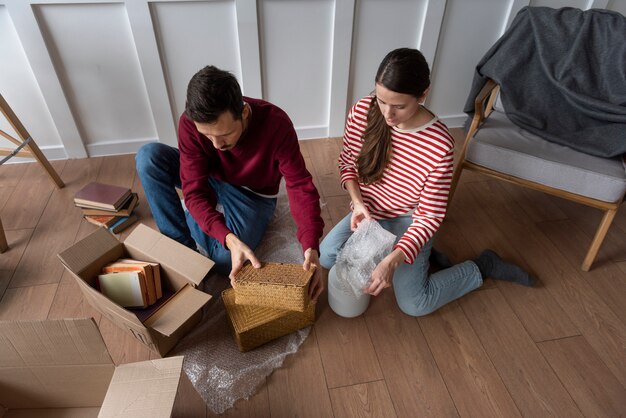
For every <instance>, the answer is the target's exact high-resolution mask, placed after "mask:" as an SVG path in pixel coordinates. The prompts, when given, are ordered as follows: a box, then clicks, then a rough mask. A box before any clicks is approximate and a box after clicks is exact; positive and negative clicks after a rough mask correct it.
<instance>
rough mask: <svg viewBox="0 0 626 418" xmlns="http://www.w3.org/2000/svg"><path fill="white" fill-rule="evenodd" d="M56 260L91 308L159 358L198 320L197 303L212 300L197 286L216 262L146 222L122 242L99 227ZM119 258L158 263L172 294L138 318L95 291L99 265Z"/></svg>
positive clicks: (162, 279)
mask: <svg viewBox="0 0 626 418" xmlns="http://www.w3.org/2000/svg"><path fill="white" fill-rule="evenodd" d="M59 258H60V259H61V261H62V262H63V264H64V265H65V267H66V268H67V270H69V272H70V273H71V274H72V275H73V276H74V278H75V279H76V282H77V283H78V285H79V286H80V289H81V291H82V292H83V295H84V296H85V299H87V301H88V302H89V304H90V305H91V306H93V307H94V308H95V309H96V310H97V311H98V312H100V313H101V314H102V315H104V316H105V317H107V318H108V319H110V320H111V321H112V322H113V323H115V324H117V325H118V326H119V327H120V328H122V329H124V330H126V331H128V332H129V333H130V334H131V335H132V336H134V337H135V338H137V339H138V340H139V341H141V342H142V343H143V344H145V345H146V346H147V347H148V348H150V349H151V350H153V351H155V352H157V353H159V354H160V355H161V356H165V354H166V353H167V352H168V351H169V350H170V349H171V348H172V347H174V345H176V343H177V342H178V340H180V338H181V337H182V336H183V335H185V334H186V333H187V332H189V331H190V330H191V329H192V328H193V327H194V326H195V325H196V324H197V323H198V322H199V321H200V319H201V318H202V307H203V306H204V305H205V304H206V303H207V302H208V301H209V300H210V299H211V295H208V294H206V293H204V292H201V291H200V290H198V289H196V286H197V285H198V284H200V282H201V281H202V280H203V279H204V277H205V276H206V275H207V273H208V272H209V270H210V269H211V268H212V267H213V265H214V264H215V263H213V261H211V260H209V259H208V258H206V257H203V256H202V255H200V254H198V253H196V252H195V251H192V250H190V249H189V248H187V247H185V246H184V245H182V244H179V243H178V242H176V241H174V240H172V239H170V238H168V237H166V236H165V235H162V234H161V233H159V232H157V231H155V230H154V229H151V228H149V227H147V226H145V225H138V226H137V228H135V230H134V231H133V232H132V233H131V234H130V235H129V236H128V237H127V238H126V241H124V243H121V242H119V241H118V240H117V238H115V237H114V236H113V235H111V234H110V233H109V232H108V231H107V230H106V229H104V228H99V229H98V230H97V231H96V232H94V233H93V234H91V235H89V236H87V237H85V238H84V239H83V240H81V241H79V242H77V243H76V244H74V245H73V246H71V247H70V248H68V249H66V250H65V251H63V252H62V253H60V254H59ZM119 258H133V259H136V260H142V261H152V262H155V263H159V264H160V265H161V283H162V285H163V287H164V293H165V292H166V291H167V290H169V291H171V292H170V293H172V292H174V295H173V296H172V297H171V298H170V299H168V300H167V302H166V303H164V304H162V305H161V306H160V307H159V309H158V310H157V311H156V312H155V313H153V314H152V315H151V316H150V317H148V318H147V319H145V320H144V321H143V322H142V321H141V320H139V318H138V317H137V315H136V314H135V313H133V312H132V311H131V310H128V309H125V308H123V307H121V306H119V305H117V304H116V303H115V302H113V301H111V300H110V299H108V298H107V297H106V296H104V295H103V294H102V293H100V292H99V291H98V290H97V289H96V282H97V276H98V274H99V273H100V271H101V270H102V267H103V266H104V265H105V264H107V263H110V262H112V261H115V260H117V259H119Z"/></svg>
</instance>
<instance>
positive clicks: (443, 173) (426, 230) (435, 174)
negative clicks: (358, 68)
mask: <svg viewBox="0 0 626 418" xmlns="http://www.w3.org/2000/svg"><path fill="white" fill-rule="evenodd" d="M371 102H372V97H365V98H363V99H361V100H360V101H358V102H357V103H356V104H355V105H354V106H353V107H352V109H351V110H350V113H349V114H348V120H347V122H346V128H345V132H344V136H343V150H342V152H341V154H340V156H339V171H340V174H341V185H342V187H344V188H345V182H346V181H348V180H355V181H357V183H358V184H359V188H360V190H361V195H362V197H363V202H364V203H365V206H366V207H367V210H368V211H369V213H370V215H371V216H372V217H373V218H374V219H389V218H395V217H398V216H403V215H404V216H408V215H410V216H411V217H412V219H413V221H412V223H411V225H410V226H409V228H408V229H407V231H406V232H405V233H404V235H403V236H402V237H401V238H400V240H399V241H398V243H397V244H396V247H395V248H399V249H400V250H401V251H402V252H403V253H404V256H405V261H406V262H407V263H409V264H412V263H413V261H414V260H415V258H416V257H417V254H418V253H419V251H420V249H421V248H422V246H423V245H424V244H425V243H426V242H427V241H428V240H430V239H431V238H432V237H433V235H434V234H435V232H437V230H438V229H439V227H440V225H441V223H442V221H443V218H444V216H445V214H446V207H447V202H448V193H449V192H450V182H451V180H452V167H453V151H454V139H453V138H452V136H451V135H450V133H449V132H448V128H447V127H446V126H445V125H444V123H443V122H441V121H440V120H439V119H438V118H436V117H434V118H433V119H432V120H431V121H430V122H428V123H427V124H425V125H423V126H420V127H419V128H417V129H412V130H402V129H398V128H397V127H392V130H391V138H392V156H391V161H390V162H389V163H388V164H387V167H386V168H385V171H384V174H383V177H382V179H381V180H379V181H377V182H376V183H374V184H367V185H366V184H363V183H361V182H359V180H358V174H357V167H356V159H357V157H358V156H359V153H360V151H361V147H362V146H363V133H364V132H365V128H366V126H367V111H368V109H369V106H370V103H371Z"/></svg>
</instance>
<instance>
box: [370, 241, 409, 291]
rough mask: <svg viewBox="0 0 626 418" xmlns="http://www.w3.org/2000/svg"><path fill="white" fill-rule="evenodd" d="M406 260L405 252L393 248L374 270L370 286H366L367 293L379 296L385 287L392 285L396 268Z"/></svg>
mask: <svg viewBox="0 0 626 418" xmlns="http://www.w3.org/2000/svg"><path fill="white" fill-rule="evenodd" d="M403 261H404V253H403V252H402V251H400V250H399V249H395V250H393V251H392V252H391V253H390V254H389V255H388V256H387V257H385V258H383V260H382V261H381V262H380V263H378V265H377V266H376V268H375V269H374V271H373V272H372V278H371V280H370V283H369V286H368V287H366V288H365V290H364V291H365V293H369V294H370V295H373V296H377V295H378V294H380V292H382V291H383V289H385V288H387V287H390V286H391V282H392V281H393V275H394V273H395V272H396V269H397V268H398V266H399V265H400V263H402V262H403Z"/></svg>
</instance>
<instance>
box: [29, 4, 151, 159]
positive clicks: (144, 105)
mask: <svg viewBox="0 0 626 418" xmlns="http://www.w3.org/2000/svg"><path fill="white" fill-rule="evenodd" d="M35 11H36V15H37V18H38V21H39V23H40V26H41V29H42V32H43V33H44V36H45V38H46V39H47V42H48V47H49V50H50V52H51V55H52V59H53V62H54V63H55V69H56V71H57V74H58V76H59V78H60V79H61V84H62V85H63V90H64V92H65V95H66V97H67V99H68V102H69V105H70V108H71V109H72V113H73V115H74V118H75V120H76V123H77V125H78V127H79V131H80V132H81V136H82V137H83V141H84V143H85V144H87V146H88V148H89V146H94V145H98V144H103V143H109V142H113V143H115V142H119V141H132V140H145V139H146V138H153V139H156V137H157V136H156V130H155V126H154V121H153V119H152V115H151V113H150V107H149V102H148V97H147V93H146V89H145V85H144V82H143V78H142V76H141V71H140V68H139V61H138V58H137V51H136V50H135V47H134V43H133V38H132V35H131V32H130V27H129V23H128V17H127V15H126V11H125V9H124V6H123V5H122V4H113V3H110V4H73V5H62V4H54V5H52V4H51V5H40V6H35Z"/></svg>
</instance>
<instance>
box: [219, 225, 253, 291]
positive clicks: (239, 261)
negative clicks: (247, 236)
mask: <svg viewBox="0 0 626 418" xmlns="http://www.w3.org/2000/svg"><path fill="white" fill-rule="evenodd" d="M225 241H226V246H227V247H228V250H229V251H230V259H231V262H232V267H231V270H230V275H229V276H228V278H229V279H230V284H231V286H233V287H234V286H235V276H237V273H239V271H240V270H241V269H242V267H243V265H244V264H245V262H246V261H247V260H250V263H252V267H254V268H256V269H258V268H260V267H261V262H260V261H259V260H258V259H257V258H256V256H255V255H254V252H253V251H252V250H251V249H250V247H248V246H247V245H246V244H245V243H244V242H243V241H241V240H240V239H239V238H237V236H236V235H235V234H233V233H232V232H231V233H230V234H228V235H226V239H225Z"/></svg>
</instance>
